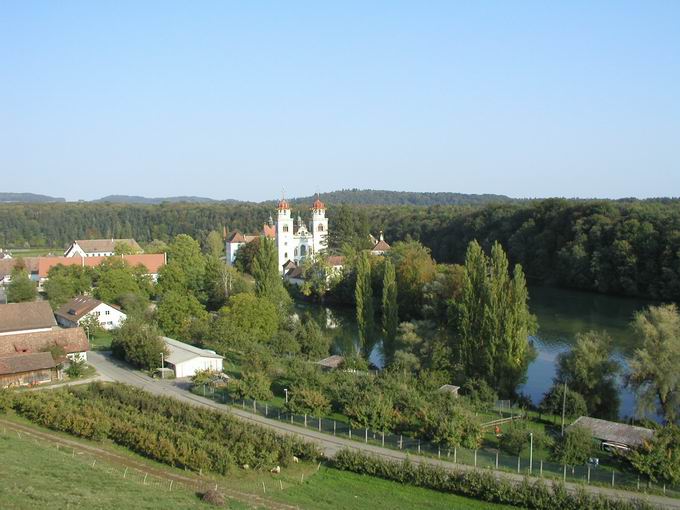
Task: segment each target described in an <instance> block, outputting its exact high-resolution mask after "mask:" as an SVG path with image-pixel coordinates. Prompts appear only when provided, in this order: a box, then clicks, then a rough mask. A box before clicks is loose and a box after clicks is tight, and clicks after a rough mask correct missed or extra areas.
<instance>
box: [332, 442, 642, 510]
mask: <svg viewBox="0 0 680 510" xmlns="http://www.w3.org/2000/svg"><path fill="white" fill-rule="evenodd" d="M333 466H334V467H336V468H338V469H342V470H345V471H352V472H354V473H359V474H365V475H369V476H376V477H379V478H384V479H386V480H393V481H396V482H399V483H406V484H410V485H415V486H418V487H424V488H427V489H433V490H437V491H440V492H449V493H453V494H460V495H462V496H467V497H471V498H476V499H480V500H483V501H486V502H489V503H499V504H505V505H514V506H519V507H522V508H530V509H535V510H554V509H555V508H579V509H584V510H648V509H649V510H651V508H652V507H651V506H649V505H648V504H646V503H644V502H642V501H622V500H613V499H608V498H605V497H603V496H593V495H590V494H587V493H585V491H578V492H574V493H570V492H567V491H566V489H565V487H564V485H562V484H558V483H555V484H553V485H552V486H548V485H546V484H545V483H544V482H542V481H540V480H538V481H536V482H530V481H529V480H528V479H526V478H525V479H524V481H523V482H521V483H512V482H510V481H507V480H503V479H500V478H496V477H495V476H494V475H493V474H491V473H488V472H485V471H462V470H458V471H456V470H454V471H449V470H446V469H444V468H441V467H438V466H434V465H429V464H417V465H416V464H413V463H411V462H409V461H408V460H406V461H404V462H395V461H391V460H383V459H381V458H378V457H374V456H371V455H367V454H364V453H362V452H359V451H356V450H347V449H346V450H341V451H340V452H338V454H337V455H336V456H335V458H334V459H333Z"/></svg>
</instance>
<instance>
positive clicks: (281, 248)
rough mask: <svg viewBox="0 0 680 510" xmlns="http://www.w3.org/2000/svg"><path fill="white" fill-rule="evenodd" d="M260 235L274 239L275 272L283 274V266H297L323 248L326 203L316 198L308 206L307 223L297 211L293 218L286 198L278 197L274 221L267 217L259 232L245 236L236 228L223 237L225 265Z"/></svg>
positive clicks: (232, 260)
mask: <svg viewBox="0 0 680 510" xmlns="http://www.w3.org/2000/svg"><path fill="white" fill-rule="evenodd" d="M260 236H264V237H266V238H269V239H274V240H275V242H276V248H277V251H278V258H279V271H280V272H281V273H283V272H284V267H288V266H290V265H291V264H292V263H294V264H295V265H299V264H301V263H302V262H303V261H304V260H305V259H307V258H310V257H313V256H314V254H316V253H322V252H324V251H325V250H326V249H327V247H328V218H326V206H325V205H324V203H323V202H322V201H321V200H319V198H318V197H317V199H316V200H315V201H314V203H313V204H312V207H311V218H309V221H308V222H305V221H304V220H303V219H302V217H301V216H300V214H298V216H297V218H295V219H293V216H292V214H291V208H290V205H289V204H288V201H286V200H285V199H283V198H282V199H281V200H280V201H279V203H278V206H277V207H276V220H274V219H273V218H272V217H271V216H270V217H269V221H268V222H267V223H265V224H264V225H263V227H262V232H261V233H259V234H252V235H245V234H242V233H241V232H239V231H238V230H236V231H234V232H231V233H229V234H228V235H227V236H226V239H225V243H226V245H225V248H226V261H227V264H228V265H233V264H234V261H235V260H236V254H237V253H238V250H239V249H240V248H241V247H242V246H244V245H246V244H247V243H250V242H252V241H254V240H255V239H258V238H259V237H260Z"/></svg>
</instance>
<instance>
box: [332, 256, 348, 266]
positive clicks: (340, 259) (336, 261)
mask: <svg viewBox="0 0 680 510" xmlns="http://www.w3.org/2000/svg"><path fill="white" fill-rule="evenodd" d="M344 264H345V257H344V255H331V256H329V257H328V265H329V266H332V267H334V266H342V265H344Z"/></svg>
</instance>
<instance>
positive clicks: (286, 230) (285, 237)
mask: <svg viewBox="0 0 680 510" xmlns="http://www.w3.org/2000/svg"><path fill="white" fill-rule="evenodd" d="M276 248H277V251H278V254H279V271H281V272H283V265H284V264H285V263H286V262H288V261H289V260H293V250H294V249H295V247H294V246H293V218H291V216H290V206H289V205H288V202H286V200H285V199H284V198H282V199H281V201H280V202H279V205H278V207H277V213H276Z"/></svg>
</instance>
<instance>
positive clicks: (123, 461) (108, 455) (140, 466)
mask: <svg viewBox="0 0 680 510" xmlns="http://www.w3.org/2000/svg"><path fill="white" fill-rule="evenodd" d="M0 425H2V426H3V427H5V428H6V429H7V430H8V431H14V432H17V433H20V434H22V435H24V436H29V437H33V438H35V439H40V440H41V441H45V442H47V443H50V444H53V445H55V446H56V445H58V446H60V447H67V448H72V449H74V450H76V451H78V450H80V451H82V452H86V453H88V454H89V455H92V456H93V457H95V458H96V459H101V460H103V461H105V462H107V463H109V464H115V465H118V466H123V467H126V468H130V469H135V470H138V471H140V472H142V473H148V474H149V475H151V476H153V477H155V478H158V479H161V480H164V481H166V482H168V486H169V487H171V485H170V482H171V481H172V482H173V484H178V485H180V486H183V487H185V488H190V489H192V490H195V491H197V492H205V491H206V490H208V489H210V488H213V487H215V486H218V488H219V490H220V491H221V492H222V493H223V494H224V495H225V497H227V498H228V499H232V500H236V501H238V502H240V503H245V504H247V505H251V506H252V507H254V508H267V509H271V510H299V507H296V506H291V505H286V504H284V503H278V502H276V501H272V500H270V499H267V498H263V497H262V496H259V495H257V494H250V493H247V492H242V491H237V490H235V489H230V488H228V487H224V486H221V485H219V483H215V481H214V480H209V479H201V478H197V477H195V476H190V475H181V474H179V473H172V472H170V471H167V470H164V469H159V468H155V467H153V466H150V465H148V464H146V463H143V462H139V461H136V460H134V459H132V458H129V457H127V456H125V455H121V454H118V453H115V452H112V451H111V450H107V449H105V448H99V447H97V446H93V445H89V444H85V443H82V442H79V441H75V440H70V439H67V438H64V437H61V436H58V435H56V434H53V433H50V432H47V431H43V430H37V429H35V428H33V427H29V426H27V425H22V424H20V423H16V422H13V421H10V420H6V419H1V418H0ZM175 486H176V485H175Z"/></svg>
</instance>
